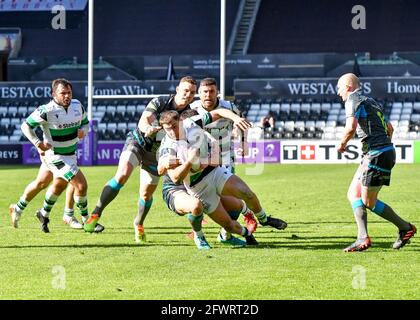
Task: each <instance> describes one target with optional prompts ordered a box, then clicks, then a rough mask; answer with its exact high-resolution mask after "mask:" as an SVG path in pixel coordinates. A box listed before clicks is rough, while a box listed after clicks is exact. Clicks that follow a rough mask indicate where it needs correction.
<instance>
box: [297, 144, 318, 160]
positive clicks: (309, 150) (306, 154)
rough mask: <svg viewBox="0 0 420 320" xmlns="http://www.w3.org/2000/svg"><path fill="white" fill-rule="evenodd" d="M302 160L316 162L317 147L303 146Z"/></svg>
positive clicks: (301, 148) (301, 149)
mask: <svg viewBox="0 0 420 320" xmlns="http://www.w3.org/2000/svg"><path fill="white" fill-rule="evenodd" d="M300 158H301V159H302V160H315V146H314V145H301V146H300Z"/></svg>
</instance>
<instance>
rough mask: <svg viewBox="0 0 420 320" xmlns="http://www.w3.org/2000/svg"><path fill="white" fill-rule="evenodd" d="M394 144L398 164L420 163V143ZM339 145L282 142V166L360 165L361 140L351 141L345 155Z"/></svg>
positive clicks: (315, 142) (318, 142)
mask: <svg viewBox="0 0 420 320" xmlns="http://www.w3.org/2000/svg"><path fill="white" fill-rule="evenodd" d="M393 143H394V147H395V152H396V155H397V163H413V162H414V160H415V159H416V161H418V162H420V141H411V140H396V141H393ZM339 144H340V141H316V140H315V141H314V140H306V141H305V140H282V142H281V160H280V161H281V163H282V164H295V163H301V164H313V163H360V161H361V158H362V144H361V142H360V140H351V141H350V142H349V143H348V144H347V151H346V152H345V153H343V154H341V153H339V152H338V151H337V146H338V145H339ZM414 149H416V152H415V151H414ZM415 155H416V156H415Z"/></svg>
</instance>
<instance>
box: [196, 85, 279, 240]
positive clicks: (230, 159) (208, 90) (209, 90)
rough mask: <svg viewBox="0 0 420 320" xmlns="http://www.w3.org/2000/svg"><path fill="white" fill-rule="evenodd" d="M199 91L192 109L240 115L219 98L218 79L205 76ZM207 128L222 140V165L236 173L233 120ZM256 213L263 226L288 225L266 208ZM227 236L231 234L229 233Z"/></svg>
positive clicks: (253, 227) (237, 110) (252, 226)
mask: <svg viewBox="0 0 420 320" xmlns="http://www.w3.org/2000/svg"><path fill="white" fill-rule="evenodd" d="M198 93H199V96H200V100H198V101H195V102H194V103H192V104H191V109H194V110H197V111H198V113H200V114H202V113H204V112H210V111H211V110H215V109H219V108H226V109H229V110H231V111H233V112H235V113H236V114H238V115H240V114H241V112H240V110H239V109H238V108H237V107H236V106H235V104H234V103H232V102H230V101H226V100H222V99H218V97H217V94H218V89H217V81H216V80H215V79H214V78H205V79H203V80H201V82H200V87H199V89H198ZM205 129H206V130H207V131H208V132H209V133H210V134H211V135H212V136H213V137H214V138H215V139H216V140H218V141H219V142H220V154H221V156H220V162H221V165H222V166H224V167H225V168H227V169H228V170H230V171H231V172H232V173H235V169H234V166H235V152H234V144H233V139H234V137H235V135H234V130H233V129H234V128H233V125H232V122H231V121H230V120H228V119H220V120H218V121H215V122H213V123H211V124H209V125H207V126H206V127H205ZM245 140H246V134H244V135H242V142H243V145H242V148H243V151H245V150H246V148H247V146H246V143H245V142H246V141H245ZM253 211H254V210H253ZM254 214H255V216H256V217H257V219H258V221H259V223H260V224H261V225H262V226H271V227H273V228H276V229H279V230H282V229H285V228H286V227H287V223H286V222H285V221H283V220H281V219H278V218H274V217H271V216H267V215H266V214H265V212H264V210H262V211H254ZM250 218H251V217H247V216H245V217H244V219H245V222H246V223H247V226H248V228H250V229H251V230H252V231H255V229H256V228H257V224H256V222H254V221H255V220H254V221H252V220H251V219H250ZM224 234H225V232H224V231H223V230H222V234H221V236H222V237H223V236H224ZM227 236H229V235H228V234H227Z"/></svg>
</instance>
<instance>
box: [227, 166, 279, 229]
mask: <svg viewBox="0 0 420 320" xmlns="http://www.w3.org/2000/svg"><path fill="white" fill-rule="evenodd" d="M222 170H223V169H222ZM229 174H230V173H229ZM221 194H222V195H230V196H234V197H236V198H239V199H242V200H244V201H245V203H246V204H247V206H248V208H250V209H251V210H252V211H253V212H254V214H255V216H256V217H257V219H258V221H259V223H260V224H261V225H262V226H271V227H274V228H276V229H279V230H282V229H285V228H286V227H287V223H286V222H285V221H283V220H281V219H278V218H274V217H271V216H267V215H266V213H265V210H264V209H263V208H262V207H261V205H260V201H259V200H258V198H257V196H256V194H255V193H254V192H252V190H251V189H250V188H249V187H248V185H247V184H246V183H245V182H244V181H243V180H242V179H241V178H239V177H238V176H235V175H231V174H230V177H229V178H228V179H227V181H226V183H225V185H224V187H223V189H222V192H221Z"/></svg>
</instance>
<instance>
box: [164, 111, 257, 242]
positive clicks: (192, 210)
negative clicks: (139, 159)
mask: <svg viewBox="0 0 420 320" xmlns="http://www.w3.org/2000/svg"><path fill="white" fill-rule="evenodd" d="M220 117H224V118H229V119H231V120H232V121H234V123H235V126H237V127H239V128H240V129H241V130H246V129H247V128H249V127H250V124H249V123H248V122H247V121H246V120H245V119H243V118H240V117H239V116H237V115H235V114H234V113H233V112H231V111H229V110H227V109H218V110H213V111H211V112H210V113H209V112H206V113H203V114H201V115H198V113H197V111H195V110H186V111H184V112H182V114H181V115H180V119H181V120H185V119H188V120H185V122H184V123H185V125H186V126H191V122H194V123H195V124H196V125H197V126H199V127H200V128H203V127H204V126H205V125H207V124H209V123H211V122H212V121H215V120H217V119H219V118H220ZM208 136H209V138H210V139H212V140H213V141H215V140H214V138H212V137H211V136H210V135H208ZM216 146H217V142H216ZM172 153H173V152H171V149H166V148H165V147H164V146H161V148H160V150H159V155H160V158H159V163H158V173H159V174H160V175H163V174H165V173H167V170H168V169H172V168H175V167H176V166H174V167H172V163H174V164H176V163H177V159H176V155H174V154H172ZM171 162H172V163H171ZM162 196H163V200H164V201H165V203H166V205H167V206H168V208H169V210H171V211H172V212H175V213H176V214H177V215H187V217H188V220H189V222H190V223H191V227H192V229H193V232H192V236H193V239H194V242H195V244H196V246H197V247H198V249H210V248H211V247H210V245H209V244H208V243H207V240H206V239H205V237H204V233H203V231H202V226H201V224H202V221H203V205H202V202H201V201H200V200H199V199H198V198H196V197H194V196H192V195H190V194H188V193H187V190H186V188H185V186H184V185H183V184H182V182H181V183H179V184H177V183H174V182H173V181H172V179H171V177H170V176H169V175H168V174H166V175H165V176H164V179H163V187H162ZM232 199H234V200H236V198H233V197H227V196H223V197H221V201H222V205H223V207H224V208H225V209H226V210H227V212H228V213H229V215H230V216H231V218H232V219H233V220H236V219H237V218H238V217H239V215H240V213H241V212H245V211H250V210H249V209H248V208H247V206H246V205H245V203H242V201H240V200H237V201H232ZM239 201H240V202H239ZM251 214H252V212H251ZM218 241H219V242H221V243H223V244H228V245H233V246H244V245H245V244H247V245H256V244H258V243H257V241H256V240H255V238H254V237H253V236H252V235H251V236H249V237H247V238H246V242H245V241H242V240H240V239H238V238H235V237H234V236H231V237H230V238H228V239H220V237H218Z"/></svg>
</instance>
